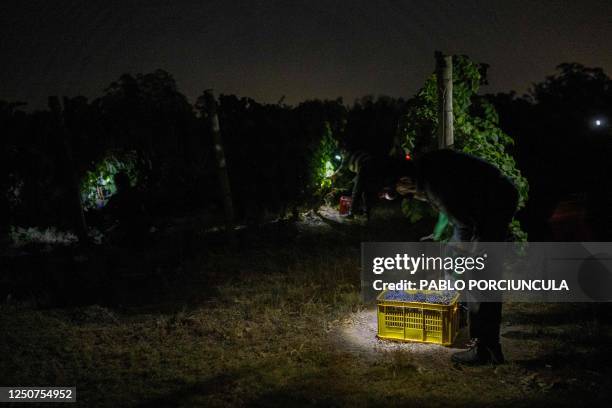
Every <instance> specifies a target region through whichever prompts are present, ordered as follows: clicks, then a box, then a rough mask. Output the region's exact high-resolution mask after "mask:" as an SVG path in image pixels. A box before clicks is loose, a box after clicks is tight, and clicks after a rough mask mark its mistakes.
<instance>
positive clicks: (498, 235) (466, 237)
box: [451, 220, 510, 345]
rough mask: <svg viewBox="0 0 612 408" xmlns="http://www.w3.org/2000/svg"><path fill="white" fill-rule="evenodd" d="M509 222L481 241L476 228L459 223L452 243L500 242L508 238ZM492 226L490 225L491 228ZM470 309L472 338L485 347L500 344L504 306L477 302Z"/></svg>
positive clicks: (469, 320)
mask: <svg viewBox="0 0 612 408" xmlns="http://www.w3.org/2000/svg"><path fill="white" fill-rule="evenodd" d="M509 222H510V221H509V220H505V221H504V222H500V223H498V228H497V231H495V229H493V231H489V232H495V233H490V234H485V235H484V237H485V238H487V239H479V234H478V231H477V228H476V227H473V226H469V225H462V224H460V223H458V222H456V223H455V224H454V231H453V237H452V238H451V242H452V241H455V242H458V241H461V242H467V241H471V242H478V241H482V242H499V241H503V240H504V239H505V238H506V235H507V230H508V227H507V226H508V223H509ZM491 226H492V225H491V224H489V227H491ZM499 261H500V260H497V262H494V261H493V260H492V259H491V258H489V259H488V263H490V264H496V265H500V263H499ZM467 307H468V313H469V317H468V325H469V331H470V338H473V339H478V340H479V341H480V342H481V343H482V344H484V345H496V344H497V343H499V329H500V326H501V314H502V304H501V302H475V301H469V302H468V303H467Z"/></svg>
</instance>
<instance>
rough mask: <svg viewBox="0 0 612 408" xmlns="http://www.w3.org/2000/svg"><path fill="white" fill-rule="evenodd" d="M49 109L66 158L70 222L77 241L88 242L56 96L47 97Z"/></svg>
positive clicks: (74, 174) (62, 112)
mask: <svg viewBox="0 0 612 408" xmlns="http://www.w3.org/2000/svg"><path fill="white" fill-rule="evenodd" d="M64 105H65V104H64ZM49 109H50V110H51V113H52V114H53V116H54V119H55V123H56V125H57V130H58V132H59V138H60V143H61V148H62V151H63V153H64V159H65V160H66V172H67V174H66V176H67V178H68V180H67V181H68V183H67V184H68V185H67V188H68V202H69V206H70V213H71V218H72V222H73V225H74V228H75V230H76V234H77V237H78V238H79V243H80V244H85V243H87V242H88V234H87V222H86V221H85V212H84V211H83V203H82V201H81V188H80V183H79V178H78V177H77V174H76V166H75V163H74V157H73V155H72V147H71V146H70V141H69V140H68V132H67V131H66V124H65V122H64V111H63V109H62V105H61V103H60V100H59V98H58V97H57V96H50V97H49Z"/></svg>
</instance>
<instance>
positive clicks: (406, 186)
mask: <svg viewBox="0 0 612 408" xmlns="http://www.w3.org/2000/svg"><path fill="white" fill-rule="evenodd" d="M394 181H395V185H394V190H395V192H396V193H397V194H399V195H401V196H406V195H410V194H414V193H416V191H417V182H416V168H415V166H414V163H413V162H412V161H406V160H402V161H400V162H399V164H398V166H397V169H396V171H395V180H394Z"/></svg>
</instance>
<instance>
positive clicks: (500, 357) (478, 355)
mask: <svg viewBox="0 0 612 408" xmlns="http://www.w3.org/2000/svg"><path fill="white" fill-rule="evenodd" d="M451 361H452V362H453V363H457V364H465V365H484V364H503V363H504V361H505V360H504V354H503V353H502V351H501V345H500V344H499V343H496V344H494V345H485V344H484V343H482V342H480V341H479V340H478V339H474V340H472V342H471V344H470V345H469V348H468V349H467V350H465V351H459V352H457V353H455V354H453V355H452V356H451Z"/></svg>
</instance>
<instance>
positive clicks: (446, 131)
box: [435, 51, 455, 149]
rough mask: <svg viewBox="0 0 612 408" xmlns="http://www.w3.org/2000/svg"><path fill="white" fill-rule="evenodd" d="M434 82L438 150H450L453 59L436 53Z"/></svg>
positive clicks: (438, 52) (452, 138)
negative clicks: (436, 96)
mask: <svg viewBox="0 0 612 408" xmlns="http://www.w3.org/2000/svg"><path fill="white" fill-rule="evenodd" d="M435 58H436V82H437V86H438V148H439V149H444V148H450V147H453V145H454V143H455V139H454V135H453V57H452V55H444V54H442V53H441V52H440V51H436V53H435Z"/></svg>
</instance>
